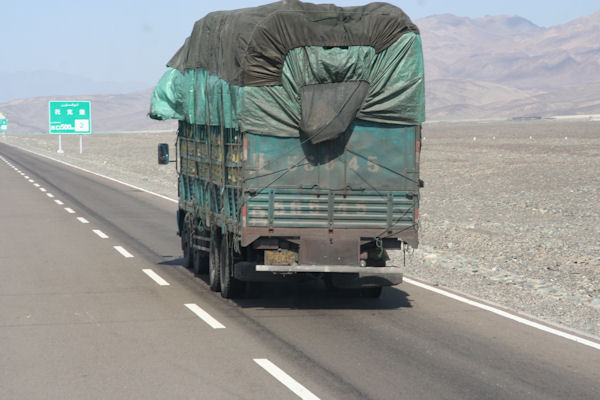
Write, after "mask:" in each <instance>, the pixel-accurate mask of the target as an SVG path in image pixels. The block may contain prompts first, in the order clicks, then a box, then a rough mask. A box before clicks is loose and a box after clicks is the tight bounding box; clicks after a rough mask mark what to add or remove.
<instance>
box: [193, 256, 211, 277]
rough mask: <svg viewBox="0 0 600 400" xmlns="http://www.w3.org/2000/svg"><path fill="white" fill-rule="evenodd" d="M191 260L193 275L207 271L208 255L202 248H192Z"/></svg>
mask: <svg viewBox="0 0 600 400" xmlns="http://www.w3.org/2000/svg"><path fill="white" fill-rule="evenodd" d="M192 262H193V269H194V275H203V274H206V273H207V272H208V268H209V266H208V263H209V257H208V254H207V253H206V252H204V251H202V250H194V251H193V259H192Z"/></svg>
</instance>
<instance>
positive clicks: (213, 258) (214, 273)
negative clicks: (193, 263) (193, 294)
mask: <svg viewBox="0 0 600 400" xmlns="http://www.w3.org/2000/svg"><path fill="white" fill-rule="evenodd" d="M220 253H221V234H220V233H219V231H218V230H217V229H213V230H212V233H211V235H210V254H209V256H208V286H209V287H210V290H212V291H213V292H218V291H219V290H221V254H220Z"/></svg>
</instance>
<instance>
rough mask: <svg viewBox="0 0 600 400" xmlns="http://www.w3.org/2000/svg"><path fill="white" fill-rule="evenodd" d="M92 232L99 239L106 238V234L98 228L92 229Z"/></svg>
mask: <svg viewBox="0 0 600 400" xmlns="http://www.w3.org/2000/svg"><path fill="white" fill-rule="evenodd" d="M92 232H94V233H95V234H96V235H98V236H99V237H100V238H101V239H108V235H107V234H106V233H104V232H102V231H101V230H100V229H92Z"/></svg>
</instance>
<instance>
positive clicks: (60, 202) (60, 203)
mask: <svg viewBox="0 0 600 400" xmlns="http://www.w3.org/2000/svg"><path fill="white" fill-rule="evenodd" d="M54 202H55V203H56V204H58V205H59V206H64V205H65V203H63V202H62V201H60V200H54Z"/></svg>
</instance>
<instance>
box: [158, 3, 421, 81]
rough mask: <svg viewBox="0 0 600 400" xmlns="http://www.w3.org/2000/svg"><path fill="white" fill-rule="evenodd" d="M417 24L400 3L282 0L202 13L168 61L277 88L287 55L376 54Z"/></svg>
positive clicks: (171, 64)
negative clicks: (319, 51)
mask: <svg viewBox="0 0 600 400" xmlns="http://www.w3.org/2000/svg"><path fill="white" fill-rule="evenodd" d="M408 32H414V33H418V32H419V31H418V28H417V27H416V26H415V25H414V24H413V23H412V22H411V20H410V18H409V17H408V16H407V15H406V14H405V13H404V12H403V11H402V10H401V9H399V8H398V7H395V6H392V5H390V4H387V3H371V4H368V5H366V6H360V7H337V6H335V5H331V4H312V3H303V2H300V1H297V0H286V1H282V2H278V3H272V4H268V5H265V6H260V7H254V8H245V9H241V10H234V11H218V12H213V13H210V14H208V15H206V16H205V17H204V18H202V19H200V20H199V21H197V22H196V23H195V25H194V29H193V31H192V34H191V36H190V37H189V38H188V39H187V40H186V41H185V43H184V45H183V46H182V47H181V48H180V49H179V51H178V52H177V53H176V54H175V55H174V56H173V58H172V59H171V60H170V61H169V63H168V64H167V65H168V66H169V67H171V68H174V69H177V70H179V71H180V72H182V73H185V71H186V70H190V69H198V68H200V69H203V70H206V71H208V72H209V73H211V74H214V75H217V76H218V77H219V78H221V79H223V80H225V81H227V82H228V83H230V84H234V85H239V86H279V85H281V83H282V82H281V73H282V68H283V65H284V62H285V58H286V55H287V54H288V52H289V51H290V50H292V49H295V48H299V47H307V46H319V47H347V46H370V47H372V48H374V49H375V52H377V53H379V52H381V51H382V50H385V49H387V48H388V47H389V46H391V45H392V44H393V43H395V42H396V41H397V40H398V38H399V37H400V36H402V35H404V34H405V33H408Z"/></svg>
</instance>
